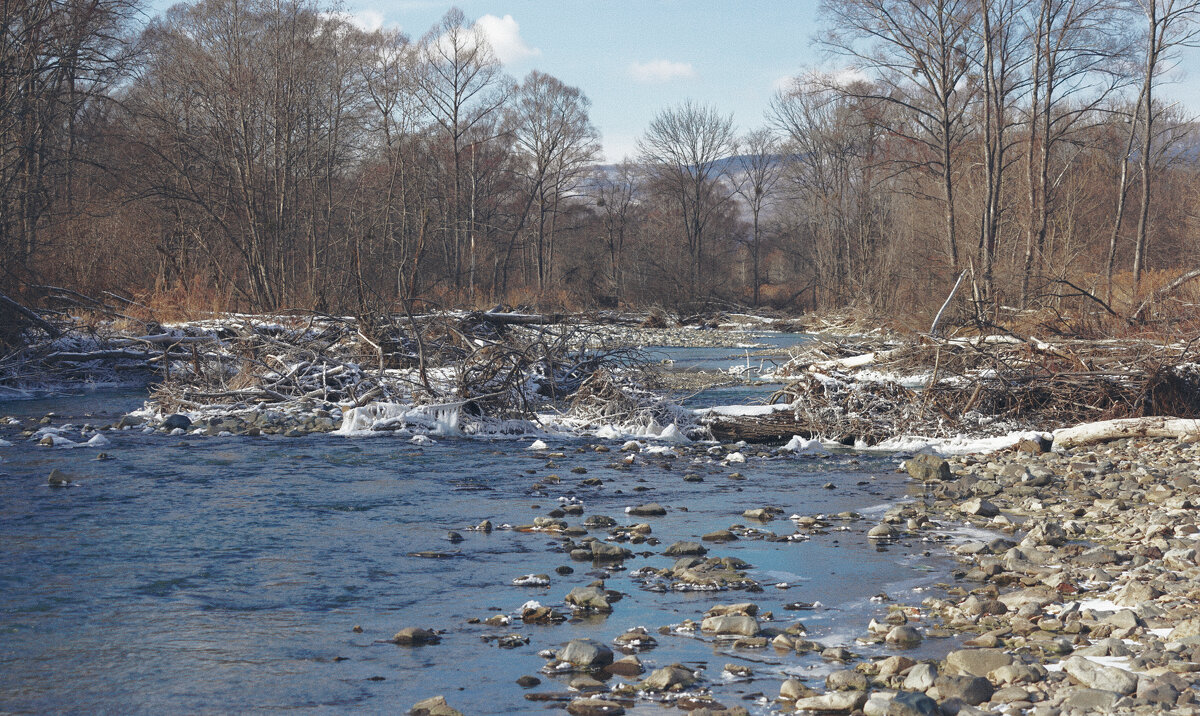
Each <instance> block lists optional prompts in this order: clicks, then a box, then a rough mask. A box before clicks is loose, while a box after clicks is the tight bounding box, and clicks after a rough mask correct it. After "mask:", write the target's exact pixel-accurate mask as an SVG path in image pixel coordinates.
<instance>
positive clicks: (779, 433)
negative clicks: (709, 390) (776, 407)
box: [708, 413, 817, 445]
mask: <svg viewBox="0 0 1200 716" xmlns="http://www.w3.org/2000/svg"><path fill="white" fill-rule="evenodd" d="M708 427H709V430H710V431H711V432H712V435H713V437H714V438H716V439H717V440H720V441H722V442H736V441H738V440H745V441H746V442H748V443H759V444H763V445H783V444H785V443H787V442H788V441H789V440H791V439H792V436H794V435H799V436H800V437H802V438H804V439H805V440H812V439H813V438H814V437H816V436H817V433H816V431H814V430H813V429H812V426H811V425H810V424H809V423H808V422H807V421H799V420H796V418H795V416H793V415H792V414H791V413H774V414H772V415H770V416H768V417H722V418H718V419H716V420H714V421H713V422H712V423H710V424H709V426H708Z"/></svg>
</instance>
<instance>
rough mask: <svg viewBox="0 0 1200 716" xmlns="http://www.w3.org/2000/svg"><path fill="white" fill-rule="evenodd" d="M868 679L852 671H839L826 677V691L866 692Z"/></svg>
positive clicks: (868, 683)
mask: <svg viewBox="0 0 1200 716" xmlns="http://www.w3.org/2000/svg"><path fill="white" fill-rule="evenodd" d="M869 686H870V682H868V681H867V677H866V676H865V675H864V674H860V673H858V672H857V671H853V670H851V669H838V670H837V671H835V672H833V673H831V674H830V675H829V676H826V677H825V690H826V691H866V690H867V688H868V687H869Z"/></svg>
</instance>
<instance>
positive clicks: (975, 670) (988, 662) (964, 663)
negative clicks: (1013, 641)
mask: <svg viewBox="0 0 1200 716" xmlns="http://www.w3.org/2000/svg"><path fill="white" fill-rule="evenodd" d="M1011 663H1013V656H1012V654H1006V653H1005V652H1004V651H1003V650H1001V649H959V650H958V651H952V652H950V653H949V654H947V655H946V665H947V666H949V667H952V668H953V669H955V670H956V671H958V673H960V674H966V675H967V676H984V677H986V676H987V675H988V674H989V673H990V672H991V671H993V670H994V669H999V668H1000V667H1001V666H1008V665H1009V664H1011Z"/></svg>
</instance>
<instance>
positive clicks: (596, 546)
mask: <svg viewBox="0 0 1200 716" xmlns="http://www.w3.org/2000/svg"><path fill="white" fill-rule="evenodd" d="M588 549H589V551H590V552H591V558H592V559H593V560H595V561H597V562H619V561H621V560H623V559H629V558H630V557H632V556H633V552H632V551H631V550H628V549H626V548H624V547H622V546H620V545H615V544H608V543H607V542H591V543H590V545H589V547H588Z"/></svg>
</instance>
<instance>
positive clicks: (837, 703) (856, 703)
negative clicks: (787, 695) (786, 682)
mask: <svg viewBox="0 0 1200 716" xmlns="http://www.w3.org/2000/svg"><path fill="white" fill-rule="evenodd" d="M865 703H867V694H866V692H865V691H830V692H829V693H826V694H821V695H820V696H808V697H805V698H802V699H797V700H796V703H795V706H794V707H793V708H794V709H795V710H796V711H817V712H819V713H850V712H851V711H854V710H855V709H859V708H862V706H863V704H865Z"/></svg>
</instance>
